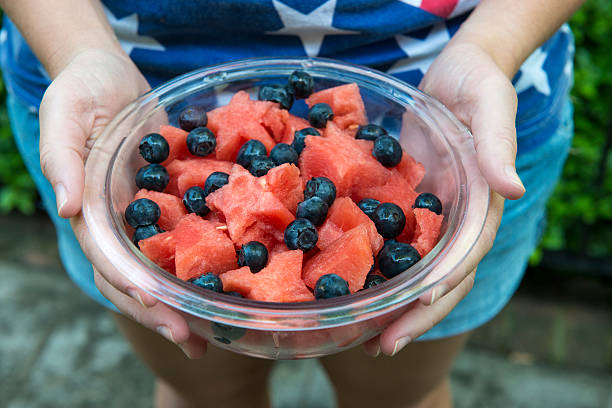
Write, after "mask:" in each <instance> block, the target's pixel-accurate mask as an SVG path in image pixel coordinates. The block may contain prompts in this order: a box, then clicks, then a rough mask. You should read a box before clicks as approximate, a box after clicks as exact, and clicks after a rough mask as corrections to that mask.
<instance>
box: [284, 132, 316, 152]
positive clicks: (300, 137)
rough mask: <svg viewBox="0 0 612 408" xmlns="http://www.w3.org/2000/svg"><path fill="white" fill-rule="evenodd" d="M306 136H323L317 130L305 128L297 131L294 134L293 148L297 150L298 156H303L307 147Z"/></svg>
mask: <svg viewBox="0 0 612 408" xmlns="http://www.w3.org/2000/svg"><path fill="white" fill-rule="evenodd" d="M306 136H321V133H319V131H318V130H317V129H315V128H311V127H310V128H304V129H300V130H296V131H295V133H294V134H293V143H291V146H292V147H293V148H294V149H295V151H296V152H297V154H298V155H299V154H301V153H302V150H304V147H306V143H305V139H306Z"/></svg>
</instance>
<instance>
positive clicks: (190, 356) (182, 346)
mask: <svg viewBox="0 0 612 408" xmlns="http://www.w3.org/2000/svg"><path fill="white" fill-rule="evenodd" d="M177 346H179V348H180V349H181V350H182V351H183V353H185V355H186V356H187V358H188V359H190V360H193V354H192V353H191V351H190V350H189V345H187V344H177Z"/></svg>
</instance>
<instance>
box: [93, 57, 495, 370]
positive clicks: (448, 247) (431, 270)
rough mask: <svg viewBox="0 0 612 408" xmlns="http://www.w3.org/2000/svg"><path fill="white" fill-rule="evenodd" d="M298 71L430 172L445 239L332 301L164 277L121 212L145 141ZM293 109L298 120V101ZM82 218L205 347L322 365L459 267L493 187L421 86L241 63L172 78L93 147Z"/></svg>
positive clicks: (321, 68)
mask: <svg viewBox="0 0 612 408" xmlns="http://www.w3.org/2000/svg"><path fill="white" fill-rule="evenodd" d="M295 69H304V70H306V71H307V72H308V73H309V74H310V75H312V76H313V77H314V79H315V84H316V85H315V87H316V90H318V89H323V88H328V87H331V86H336V85H342V84H345V83H351V82H355V83H357V84H358V85H359V88H360V91H361V95H362V97H363V100H364V103H365V106H366V110H367V114H368V120H369V121H370V122H371V123H379V124H382V125H383V126H384V127H385V128H386V129H387V130H388V131H389V133H390V134H391V135H394V136H396V137H398V138H399V140H400V143H401V144H402V146H403V148H404V151H406V152H407V153H409V154H410V155H412V156H413V157H414V158H415V159H416V160H418V161H420V162H422V163H423V164H424V165H425V168H426V170H427V173H426V175H425V178H424V179H423V181H422V182H421V184H420V185H419V186H418V188H417V191H422V192H425V191H427V192H432V193H434V194H436V195H437V196H438V197H439V198H440V200H441V201H442V204H443V209H444V210H443V211H444V212H443V213H444V223H443V225H442V232H441V239H440V241H439V243H438V244H437V245H436V247H435V248H434V249H433V250H432V251H431V252H430V253H429V254H428V255H427V256H425V257H424V258H423V259H422V260H421V261H419V262H418V263H417V264H416V265H414V266H413V267H412V268H410V269H409V270H408V271H406V272H404V273H402V274H400V275H399V276H397V277H395V278H393V279H391V280H389V281H387V282H385V283H384V284H381V285H378V286H376V287H375V288H373V289H369V290H365V291H361V292H358V293H356V294H353V295H351V296H345V297H340V298H335V299H329V300H325V301H318V302H304V303H264V302H255V301H251V300H248V299H239V298H235V297H231V296H226V295H221V294H217V293H213V292H210V291H204V290H201V289H200V288H197V287H195V286H193V285H191V284H187V283H186V282H183V281H181V280H180V279H178V278H176V277H175V276H173V275H171V274H169V273H167V272H165V271H164V270H162V269H161V268H159V267H158V266H157V265H155V264H154V263H153V262H151V261H150V260H149V259H147V258H146V257H145V256H143V255H142V254H141V253H140V251H138V250H137V249H136V247H135V246H134V245H133V244H132V242H131V240H130V237H128V235H127V233H126V229H125V224H124V219H123V212H124V210H125V208H126V206H127V205H128V204H129V203H130V202H131V201H132V199H133V197H134V194H135V192H136V190H137V188H136V185H135V182H134V176H135V174H136V171H137V170H138V168H140V167H141V166H143V165H145V164H146V163H145V162H144V161H143V159H142V158H141V157H140V155H139V154H138V144H139V142H140V139H141V138H142V136H144V135H145V134H147V133H150V132H157V131H159V127H160V125H163V124H171V125H175V126H176V123H177V117H178V114H179V112H180V111H181V110H182V109H183V108H185V107H186V106H191V105H200V106H202V107H204V108H205V109H207V110H210V109H213V108H215V107H217V106H220V105H225V104H226V103H227V102H228V101H229V98H230V97H231V95H233V94H234V93H235V92H237V91H238V90H245V91H247V92H249V93H250V94H251V95H253V96H255V95H256V92H257V90H258V88H259V86H261V85H263V84H269V83H285V82H286V80H287V77H288V76H289V74H290V73H291V72H293V71H294V70H295ZM292 112H296V113H297V114H301V115H302V116H304V114H305V112H306V106H305V104H304V103H303V101H299V102H298V103H296V104H295V106H294V108H293V109H292ZM86 175H87V176H86V185H85V196H84V203H83V212H84V216H85V220H86V223H87V226H88V228H89V231H90V233H91V235H92V236H93V237H95V239H96V243H97V245H98V247H99V249H100V251H101V252H102V254H103V255H104V256H105V257H106V259H107V261H108V262H109V263H110V264H112V266H113V267H114V268H115V269H117V270H118V271H119V272H120V273H122V274H123V275H125V277H127V278H128V279H129V280H130V281H131V282H133V284H134V285H136V286H137V287H139V288H141V289H143V290H145V291H146V292H148V293H150V294H151V295H153V296H154V297H156V298H157V299H159V300H160V301H162V302H164V303H166V304H167V305H170V306H171V307H173V308H176V309H178V310H179V311H180V312H181V313H182V314H183V315H184V316H185V318H186V320H187V322H188V323H189V326H190V328H191V330H192V331H193V332H194V333H196V334H198V335H200V336H202V337H204V338H206V339H207V340H208V341H210V342H211V343H212V344H214V345H216V346H219V347H222V348H225V349H228V350H231V351H234V352H237V353H241V354H246V355H250V356H255V357H263V358H270V359H295V358H310V357H318V356H323V355H327V354H332V353H336V352H339V351H342V350H345V349H347V348H351V347H354V346H356V345H359V344H361V343H363V342H365V341H366V340H368V339H370V338H372V337H374V336H376V335H378V334H380V333H381V332H382V330H383V329H384V328H385V327H387V326H388V325H389V324H390V323H391V322H392V321H393V320H395V319H396V318H397V317H399V316H400V315H401V314H402V313H403V312H404V311H405V310H406V308H407V307H408V306H409V304H410V303H411V302H413V301H414V300H416V299H417V298H418V297H419V295H421V294H423V293H424V292H425V291H426V290H428V289H430V288H431V287H432V286H433V285H435V284H436V283H438V282H440V281H441V280H442V279H444V278H445V277H446V276H448V274H450V273H451V272H452V271H453V270H454V269H455V267H456V266H457V265H458V264H459V263H460V262H461V261H462V260H463V258H464V257H465V256H466V254H467V253H468V252H469V251H470V250H471V249H472V247H473V245H474V243H475V242H476V240H477V238H478V236H479V235H480V233H481V230H482V227H483V224H484V221H485V217H486V214H487V209H488V201H489V189H488V186H487V184H486V182H485V181H484V179H483V177H482V175H481V174H480V172H479V170H478V167H477V163H476V157H475V150H474V144H473V140H472V136H471V134H470V133H469V131H468V130H467V129H466V128H465V127H464V126H463V125H462V124H461V123H460V122H459V121H458V120H457V119H455V118H454V117H453V115H452V114H451V113H450V112H449V111H448V110H447V109H446V108H444V106H443V105H442V104H440V103H439V102H437V101H436V100H434V99H433V98H432V97H430V96H428V95H426V94H424V93H423V92H421V91H419V90H418V89H416V88H414V87H412V86H410V85H407V84H405V83H404V82H401V81H399V80H397V79H395V78H393V77H391V76H389V75H386V74H383V73H380V72H378V71H376V70H372V69H369V68H365V67H361V66H356V65H351V64H347V63H343V62H338V61H333V60H327V59H317V58H266V59H249V60H243V61H236V62H231V63H227V64H222V65H217V66H213V67H208V68H204V69H201V70H198V71H194V72H192V73H189V74H186V75H183V76H181V77H178V78H176V79H174V80H172V81H170V82H167V83H165V84H163V85H161V86H159V87H158V88H156V89H154V90H152V91H150V92H149V93H147V94H145V95H144V96H142V97H140V98H139V99H138V100H136V101H135V102H133V103H131V104H130V105H129V106H127V107H126V108H125V109H124V110H123V111H122V112H121V113H119V114H118V115H117V117H115V118H114V120H113V121H112V122H111V123H110V124H109V125H108V126H107V127H106V129H105V130H104V132H103V133H102V134H101V135H100V137H99V138H98V139H97V140H96V142H95V144H94V146H93V148H92V150H91V152H90V154H89V156H88V159H87V163H86Z"/></svg>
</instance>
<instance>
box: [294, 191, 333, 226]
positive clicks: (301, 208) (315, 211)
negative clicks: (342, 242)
mask: <svg viewBox="0 0 612 408" xmlns="http://www.w3.org/2000/svg"><path fill="white" fill-rule="evenodd" d="M328 210H329V206H328V205H327V203H326V202H325V201H323V200H322V199H321V198H319V197H317V196H314V197H310V198H309V199H307V200H304V201H302V202H301V203H299V204H298V206H297V212H296V213H295V216H296V217H297V218H306V219H307V220H310V222H312V223H313V224H314V225H316V226H318V225H321V224H323V221H325V218H327V211H328Z"/></svg>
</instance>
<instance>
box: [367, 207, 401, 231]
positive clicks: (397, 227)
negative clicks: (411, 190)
mask: <svg viewBox="0 0 612 408" xmlns="http://www.w3.org/2000/svg"><path fill="white" fill-rule="evenodd" d="M372 221H374V225H376V230H377V231H378V233H379V234H380V235H382V236H383V238H387V239H389V238H395V237H397V236H398V235H399V234H401V233H402V231H403V230H404V227H405V226H406V216H405V215H404V211H402V209H401V208H400V206H398V205H396V204H393V203H382V204H380V205H379V206H378V207H376V209H375V210H374V214H372Z"/></svg>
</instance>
